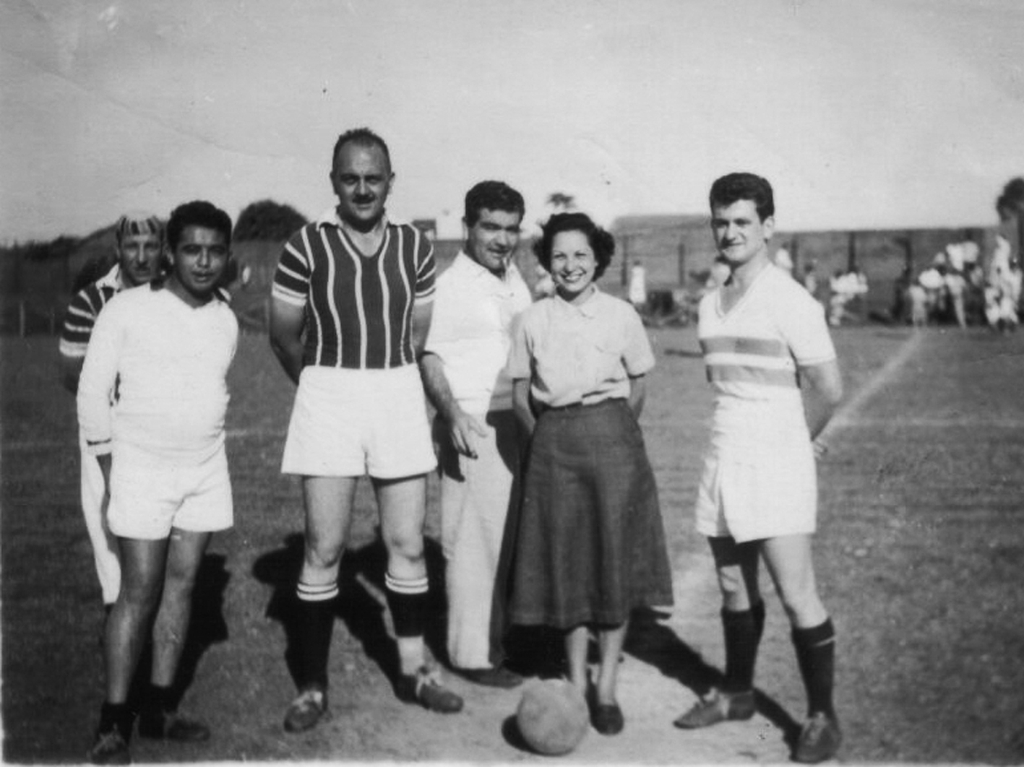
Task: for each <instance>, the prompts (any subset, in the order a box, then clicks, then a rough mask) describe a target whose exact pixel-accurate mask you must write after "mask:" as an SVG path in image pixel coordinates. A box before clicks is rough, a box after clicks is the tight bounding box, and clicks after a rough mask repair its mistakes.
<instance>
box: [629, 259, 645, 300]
mask: <svg viewBox="0 0 1024 767" xmlns="http://www.w3.org/2000/svg"><path fill="white" fill-rule="evenodd" d="M629 302H630V303H631V304H633V307H634V308H635V309H636V310H637V311H638V312H639V313H640V314H643V313H644V312H645V311H646V309H647V270H646V269H645V268H644V264H643V262H642V261H641V260H640V259H639V258H638V259H636V260H634V261H633V266H632V267H631V268H630V270H629Z"/></svg>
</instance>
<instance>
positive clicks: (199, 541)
mask: <svg viewBox="0 0 1024 767" xmlns="http://www.w3.org/2000/svg"><path fill="white" fill-rule="evenodd" d="M230 238H231V219H230V218H229V217H228V215H227V214H226V213H224V212H223V211H221V210H219V209H217V208H215V207H214V206H213V205H211V204H210V203H208V202H203V201H196V202H191V203H187V204H185V205H182V206H180V207H179V208H177V209H176V210H175V211H174V212H173V213H172V214H171V217H170V220H169V222H168V224H167V244H168V251H169V255H170V257H171V259H172V261H173V266H172V268H171V273H170V275H169V276H168V278H167V279H166V281H163V280H160V281H154V282H153V283H152V284H151V286H148V287H143V288H141V289H138V290H129V291H124V292H122V293H120V294H119V295H117V296H115V297H114V298H113V299H111V301H110V302H109V303H108V304H107V306H106V308H105V309H104V310H103V312H102V313H101V314H100V316H99V318H98V319H97V321H96V326H95V329H94V330H93V334H92V340H91V341H90V343H89V350H88V352H87V353H86V357H85V364H84V366H83V368H82V375H81V379H80V381H79V387H78V417H79V425H80V427H81V430H82V436H83V437H84V439H85V441H86V447H87V449H88V450H89V451H90V453H91V454H93V455H95V456H97V457H98V460H99V464H100V468H101V470H102V472H103V477H104V481H105V484H106V486H107V488H108V489H109V493H110V504H109V509H108V522H109V526H110V530H111V532H112V533H113V534H114V535H116V536H117V540H118V545H119V549H120V558H121V565H122V582H121V589H120V592H119V594H118V597H117V601H116V602H115V604H114V607H113V609H112V611H111V613H110V617H109V619H108V620H107V627H106V638H105V642H104V652H105V656H106V697H105V700H104V703H103V707H102V709H101V712H100V724H99V727H98V729H97V732H96V741H95V743H94V745H93V747H92V749H91V750H90V751H89V754H88V758H89V760H90V761H91V762H93V763H94V764H127V763H128V762H129V761H130V755H129V752H128V741H129V739H130V737H131V731H132V725H133V721H134V718H135V712H134V711H132V710H131V707H130V706H129V704H128V691H129V685H130V682H131V680H132V677H133V676H134V673H135V668H136V666H137V664H138V661H139V657H140V654H141V652H142V648H143V645H144V644H145V641H146V635H147V633H148V632H149V630H150V626H152V634H153V666H152V669H151V674H150V686H149V688H148V690H147V691H146V695H145V699H144V700H143V701H142V710H141V719H140V722H139V734H140V735H142V736H143V737H149V738H161V739H168V740H179V741H181V740H190V741H195V740H205V739H206V738H208V737H209V736H210V731H209V730H208V729H207V727H206V726H205V725H203V724H200V723H198V722H194V721H189V720H187V719H184V718H183V717H180V716H179V715H178V714H177V712H176V710H175V709H176V705H175V701H174V700H173V698H172V692H171V687H172V684H173V682H174V677H175V674H176V672H177V669H178V662H179V661H180V659H181V652H182V649H183V643H184V639H185V636H186V635H187V633H188V624H189V618H190V614H191V609H192V590H193V587H194V585H195V579H196V574H197V572H198V570H199V565H200V563H201V562H202V558H203V554H204V552H205V551H206V547H207V545H208V543H209V541H210V537H211V535H212V533H213V532H214V531H216V530H224V529H226V528H228V527H231V524H232V520H233V511H232V500H231V483H230V479H229V477H228V464H227V457H226V455H225V452H224V416H225V413H226V410H227V404H228V390H227V381H226V376H227V372H228V368H229V367H230V365H231V361H232V359H233V358H234V354H235V347H236V343H237V340H238V322H237V320H236V319H235V315H234V314H233V313H232V311H231V309H230V308H229V307H228V306H227V304H226V303H225V302H224V301H223V300H222V299H221V298H220V297H219V295H218V294H217V284H218V282H219V281H220V279H221V277H222V276H223V274H224V270H225V269H226V268H227V264H228V257H229V247H230ZM115 389H116V391H117V395H118V396H117V397H116V398H115V397H113V392H114V391H115ZM111 403H113V404H111ZM154 616H155V618H154Z"/></svg>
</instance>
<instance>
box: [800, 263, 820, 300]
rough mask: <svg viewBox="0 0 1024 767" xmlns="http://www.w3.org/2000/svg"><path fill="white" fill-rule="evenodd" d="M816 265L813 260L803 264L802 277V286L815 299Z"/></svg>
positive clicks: (816, 290)
mask: <svg viewBox="0 0 1024 767" xmlns="http://www.w3.org/2000/svg"><path fill="white" fill-rule="evenodd" d="M816 266H817V264H816V263H815V262H814V261H811V262H810V263H808V264H804V277H803V280H802V284H803V286H804V288H805V289H806V290H807V292H808V293H810V294H811V295H812V296H813V297H814V299H815V300H817V298H818V272H817V270H816Z"/></svg>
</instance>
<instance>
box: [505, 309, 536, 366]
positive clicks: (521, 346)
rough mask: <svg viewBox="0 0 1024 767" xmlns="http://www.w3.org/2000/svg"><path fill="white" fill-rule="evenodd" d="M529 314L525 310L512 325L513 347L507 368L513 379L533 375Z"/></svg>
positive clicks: (509, 354)
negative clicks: (528, 326)
mask: <svg viewBox="0 0 1024 767" xmlns="http://www.w3.org/2000/svg"><path fill="white" fill-rule="evenodd" d="M528 314H529V312H523V313H522V314H520V315H519V316H518V317H516V319H515V323H514V325H513V327H512V348H511V350H510V351H509V353H508V363H507V364H506V367H505V369H506V371H507V372H508V375H509V378H511V379H512V380H513V381H514V380H516V379H522V378H527V379H528V378H531V377H532V375H533V343H532V340H531V338H530V335H529V331H528V328H527V322H526V318H527V315H528Z"/></svg>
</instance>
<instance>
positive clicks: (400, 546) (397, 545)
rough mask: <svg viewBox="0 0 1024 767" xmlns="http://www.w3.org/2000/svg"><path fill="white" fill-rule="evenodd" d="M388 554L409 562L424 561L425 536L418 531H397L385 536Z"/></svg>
mask: <svg viewBox="0 0 1024 767" xmlns="http://www.w3.org/2000/svg"><path fill="white" fill-rule="evenodd" d="M384 545H385V547H387V550H388V555H389V556H391V557H395V558H397V559H402V560H404V561H405V562H407V563H409V564H418V563H420V562H422V561H423V558H424V554H423V536H422V535H421V534H418V533H395V534H392V535H388V536H386V537H385V538H384Z"/></svg>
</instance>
